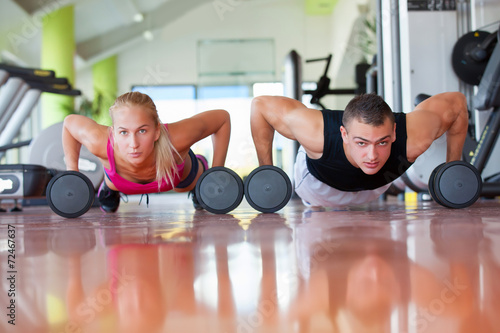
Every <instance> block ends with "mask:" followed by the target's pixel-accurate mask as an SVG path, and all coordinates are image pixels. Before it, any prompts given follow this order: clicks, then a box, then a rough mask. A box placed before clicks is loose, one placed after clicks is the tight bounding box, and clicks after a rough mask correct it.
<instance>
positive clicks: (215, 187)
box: [195, 167, 243, 214]
mask: <svg viewBox="0 0 500 333" xmlns="http://www.w3.org/2000/svg"><path fill="white" fill-rule="evenodd" d="M195 193H196V198H197V199H198V202H199V203H200V205H201V206H202V207H203V208H204V209H206V210H207V211H209V212H211V213H214V214H226V213H228V212H230V211H232V210H233V209H235V208H236V207H238V205H239V204H240V203H241V201H242V200H243V180H241V178H240V176H238V175H237V174H236V173H235V172H234V171H233V170H231V169H228V168H226V167H213V168H210V169H208V170H206V171H205V172H203V174H202V175H201V176H200V178H199V179H198V182H197V183H196V188H195Z"/></svg>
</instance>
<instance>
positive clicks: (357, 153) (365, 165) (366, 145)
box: [340, 119, 396, 175]
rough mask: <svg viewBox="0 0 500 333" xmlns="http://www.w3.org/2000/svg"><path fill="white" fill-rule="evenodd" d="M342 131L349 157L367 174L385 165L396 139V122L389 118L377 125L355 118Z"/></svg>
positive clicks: (341, 128) (374, 172)
mask: <svg viewBox="0 0 500 333" xmlns="http://www.w3.org/2000/svg"><path fill="white" fill-rule="evenodd" d="M340 131H341V133H342V140H343V141H344V150H345V154H346V156H347V159H348V160H349V162H351V164H352V165H354V166H355V167H357V168H360V169H361V170H362V171H363V172H364V173H366V174H367V175H373V174H376V173H377V172H378V171H379V170H380V169H381V168H382V167H383V166H384V164H385V162H387V159H388V158H389V155H390V154H391V145H392V143H393V142H394V141H395V140H396V124H392V123H391V121H390V120H389V119H386V120H385V121H384V124H382V125H381V126H377V127H376V126H373V125H368V124H365V123H362V122H360V121H358V120H357V119H354V120H352V121H351V122H350V123H349V124H346V127H344V126H341V127H340Z"/></svg>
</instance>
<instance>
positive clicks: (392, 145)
mask: <svg viewBox="0 0 500 333" xmlns="http://www.w3.org/2000/svg"><path fill="white" fill-rule="evenodd" d="M250 123H251V129H252V137H253V141H254V144H255V148H256V150H257V157H258V160H259V164H260V165H272V164H273V161H272V142H273V137H274V131H278V132H279V133H280V134H282V135H283V136H285V137H287V138H289V139H291V140H297V141H298V142H299V144H300V146H301V147H300V149H299V152H298V154H297V160H296V163H295V171H294V180H295V191H296V193H297V194H298V195H299V196H300V197H301V199H302V201H303V202H304V203H305V204H306V205H312V206H325V207H336V206H342V205H349V204H361V203H366V202H368V201H371V200H374V199H376V198H377V197H378V196H379V195H380V194H382V193H383V192H385V191H386V189H387V188H388V187H389V186H390V183H391V182H392V181H393V180H395V179H396V178H398V177H399V176H401V175H402V174H403V173H404V172H405V171H406V170H407V169H408V168H409V167H410V166H411V164H412V163H413V162H414V161H415V160H416V159H417V157H418V156H420V155H421V154H422V153H423V152H425V151H426V150H427V149H428V148H429V147H430V145H431V144H432V142H433V141H434V140H436V139H437V138H439V137H440V136H441V135H443V134H444V133H446V138H447V153H446V161H447V162H451V161H455V160H460V159H461V156H462V148H463V145H464V142H465V137H466V135H467V127H468V113H467V101H466V99H465V96H464V95H463V94H461V93H459V92H446V93H441V94H437V95H434V96H432V97H430V98H428V99H427V100H425V101H423V102H421V103H420V104H418V105H417V106H416V107H415V109H414V110H413V111H412V112H410V113H408V114H404V113H393V112H392V110H391V108H390V107H389V106H388V105H387V103H385V101H384V100H383V99H382V98H381V97H380V96H377V95H375V94H364V95H359V96H356V97H354V98H353V99H352V100H351V101H350V102H349V103H348V105H347V107H346V108H345V110H344V111H332V110H321V111H320V110H316V109H309V108H307V107H306V106H305V105H304V104H302V103H300V102H299V101H297V100H294V99H290V98H286V97H281V96H260V97H256V98H254V100H253V101H252V110H251V118H250Z"/></svg>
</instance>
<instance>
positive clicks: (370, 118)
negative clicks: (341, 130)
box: [342, 93, 394, 127]
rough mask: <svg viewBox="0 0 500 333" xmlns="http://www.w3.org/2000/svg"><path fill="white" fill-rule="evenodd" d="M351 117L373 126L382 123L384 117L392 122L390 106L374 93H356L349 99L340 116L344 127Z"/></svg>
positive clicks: (392, 116)
mask: <svg viewBox="0 0 500 333" xmlns="http://www.w3.org/2000/svg"><path fill="white" fill-rule="evenodd" d="M353 119H356V120H358V121H359V122H362V123H364V124H367V125H372V126H375V127H378V126H381V125H383V124H384V122H385V120H386V119H389V120H390V121H391V123H393V124H394V114H393V113H392V110H391V107H390V106H389V105H388V104H387V103H386V102H385V101H384V100H383V99H382V97H380V96H378V95H377V94H374V93H372V94H362V95H358V96H356V97H354V98H353V99H351V101H350V102H349V103H348V104H347V106H346V108H345V110H344V115H343V116H342V123H343V125H344V127H347V126H348V124H349V123H350V122H351V121H352V120H353Z"/></svg>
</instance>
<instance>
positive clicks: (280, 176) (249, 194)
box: [244, 165, 292, 213]
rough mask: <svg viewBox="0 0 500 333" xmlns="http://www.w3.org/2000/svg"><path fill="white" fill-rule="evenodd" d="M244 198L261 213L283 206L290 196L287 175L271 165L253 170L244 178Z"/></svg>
mask: <svg viewBox="0 0 500 333" xmlns="http://www.w3.org/2000/svg"><path fill="white" fill-rule="evenodd" d="M244 185H245V199H246V200H247V201H248V203H249V204H250V206H252V207H253V208H254V209H256V210H258V211H261V212H263V213H274V212H276V211H278V210H280V209H281V208H283V207H284V206H285V205H286V204H287V203H288V201H290V198H291V196H292V183H291V182H290V179H289V178H288V175H287V174H286V173H285V172H284V171H283V170H281V169H280V168H277V167H275V166H272V165H263V166H260V167H258V168H256V169H255V170H253V171H252V172H251V173H250V174H249V175H248V177H247V178H246V179H245V184H244Z"/></svg>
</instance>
